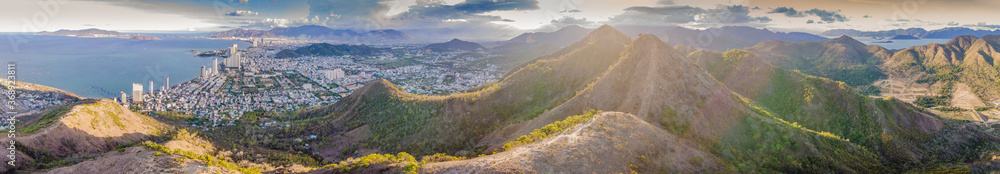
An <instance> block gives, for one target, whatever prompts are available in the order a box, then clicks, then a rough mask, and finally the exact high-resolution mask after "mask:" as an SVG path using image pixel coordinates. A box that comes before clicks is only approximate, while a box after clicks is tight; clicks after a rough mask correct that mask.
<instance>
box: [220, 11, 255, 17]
mask: <svg viewBox="0 0 1000 174" xmlns="http://www.w3.org/2000/svg"><path fill="white" fill-rule="evenodd" d="M251 15H257V12H253V11H248V10H236V11H234V12H229V13H226V16H251Z"/></svg>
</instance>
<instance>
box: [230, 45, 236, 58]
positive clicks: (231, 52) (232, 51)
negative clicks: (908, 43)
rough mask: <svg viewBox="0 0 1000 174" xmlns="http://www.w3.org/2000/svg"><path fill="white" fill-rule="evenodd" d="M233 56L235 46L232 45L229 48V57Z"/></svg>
mask: <svg viewBox="0 0 1000 174" xmlns="http://www.w3.org/2000/svg"><path fill="white" fill-rule="evenodd" d="M234 54H236V44H233V47H230V48H229V57H232V56H233V55H234Z"/></svg>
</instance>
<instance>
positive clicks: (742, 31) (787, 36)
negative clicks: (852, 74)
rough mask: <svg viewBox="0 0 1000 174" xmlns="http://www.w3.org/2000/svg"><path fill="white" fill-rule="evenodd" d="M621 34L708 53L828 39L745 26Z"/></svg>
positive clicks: (634, 29)
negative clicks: (650, 36) (649, 37)
mask: <svg viewBox="0 0 1000 174" xmlns="http://www.w3.org/2000/svg"><path fill="white" fill-rule="evenodd" d="M619 28H621V31H622V32H624V33H626V34H629V35H632V36H635V35H638V34H640V33H647V34H653V35H656V36H658V37H661V38H663V40H665V41H666V42H667V43H668V44H671V45H678V44H683V45H688V46H691V47H694V48H698V49H709V50H717V51H725V50H730V49H742V48H747V47H751V46H754V45H755V44H757V43H760V42H765V41H774V40H778V41H785V42H804V41H826V40H830V39H828V38H825V37H821V36H817V35H813V34H809V33H801V32H790V33H785V32H774V31H770V30H767V29H758V28H753V27H744V26H726V27H720V28H710V29H705V30H697V29H689V28H685V27H679V26H669V27H651V26H623V27H619Z"/></svg>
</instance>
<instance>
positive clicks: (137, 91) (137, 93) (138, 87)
mask: <svg viewBox="0 0 1000 174" xmlns="http://www.w3.org/2000/svg"><path fill="white" fill-rule="evenodd" d="M142 101H143V100H142V83H133V84H132V102H133V103H141V102H142Z"/></svg>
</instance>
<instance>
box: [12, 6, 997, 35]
mask: <svg viewBox="0 0 1000 174" xmlns="http://www.w3.org/2000/svg"><path fill="white" fill-rule="evenodd" d="M997 8H1000V1H997V0H295V1H292V0H4V1H3V2H0V21H4V24H2V25H0V32H38V31H54V30H58V29H86V28H98V29H106V30H116V31H123V32H210V31H223V30H228V29H233V28H252V29H271V28H275V27H294V26H300V25H322V26H327V27H330V28H341V29H356V30H374V29H397V30H404V31H422V32H426V33H428V34H459V35H461V34H465V35H484V36H485V37H503V36H511V35H516V34H519V33H521V32H526V31H554V30H557V29H559V28H561V27H565V26H568V25H581V26H584V27H589V28H593V27H597V26H599V25H603V24H610V25H613V26H614V25H663V26H686V27H691V28H708V27H717V26H725V25H741V26H753V27H758V28H768V29H772V30H777V31H803V32H810V33H819V32H822V31H826V30H829V29H858V30H888V29H897V28H912V27H920V28H925V29H929V30H930V29H939V28H943V27H949V26H965V27H974V28H979V29H993V28H1000V26H998V25H1000V21H997V20H998V19H996V18H991V17H989V16H997V15H1000V10H994V9H997Z"/></svg>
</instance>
